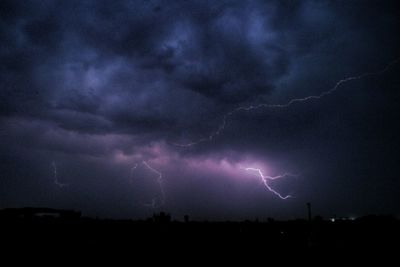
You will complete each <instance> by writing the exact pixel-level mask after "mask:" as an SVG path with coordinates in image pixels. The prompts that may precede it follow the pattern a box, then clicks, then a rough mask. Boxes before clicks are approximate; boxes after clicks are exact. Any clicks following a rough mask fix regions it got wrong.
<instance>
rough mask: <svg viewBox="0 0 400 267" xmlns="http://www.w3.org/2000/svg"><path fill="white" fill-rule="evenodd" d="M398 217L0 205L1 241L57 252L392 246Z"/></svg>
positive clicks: (395, 242)
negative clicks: (217, 218) (221, 217)
mask: <svg viewBox="0 0 400 267" xmlns="http://www.w3.org/2000/svg"><path fill="white" fill-rule="evenodd" d="M399 226H400V223H399V220H398V219H396V218H395V217H393V216H387V215H385V216H383V215H380V216H378V215H368V216H364V217H360V218H355V219H348V218H337V219H336V220H334V221H333V220H325V219H323V218H322V217H319V216H316V217H314V218H312V219H311V220H309V219H307V220H306V219H297V220H290V221H278V220H274V219H272V218H269V219H268V220H266V221H258V220H256V221H250V220H246V221H240V222H233V221H226V222H207V221H191V220H190V218H189V216H187V215H186V216H185V217H184V218H182V220H180V221H175V220H172V219H171V216H170V215H169V214H167V213H164V212H160V213H157V214H154V215H153V216H152V217H150V218H148V219H145V220H137V221H133V220H110V219H96V218H87V217H82V216H81V213H80V212H77V211H72V210H56V209H48V208H21V209H3V210H0V229H1V230H0V232H1V235H0V236H1V242H2V245H6V246H7V247H8V248H13V249H16V250H21V249H25V250H31V249H38V248H40V250H46V251H53V252H57V253H61V252H62V251H65V250H69V249H71V248H73V249H76V250H80V251H86V250H91V251H107V252H110V251H123V250H125V251H126V250H136V249H140V250H148V251H164V250H165V251H167V250H170V249H172V248H174V249H178V250H179V251H189V250H192V249H195V250H197V251H199V250H207V251H210V250H214V251H219V250H225V251H230V252H231V253H249V254H253V253H261V254H262V255H264V254H265V253H266V252H267V251H269V252H271V251H309V252H310V251H314V252H315V251H321V250H327V251H329V250H331V251H332V250H333V251H342V252H346V253H351V252H352V251H354V250H355V249H356V250H361V251H375V250H378V249H379V250H380V251H382V250H388V251H389V250H393V249H396V248H398V244H399V240H400V239H399V237H400V235H399V229H400V228H399Z"/></svg>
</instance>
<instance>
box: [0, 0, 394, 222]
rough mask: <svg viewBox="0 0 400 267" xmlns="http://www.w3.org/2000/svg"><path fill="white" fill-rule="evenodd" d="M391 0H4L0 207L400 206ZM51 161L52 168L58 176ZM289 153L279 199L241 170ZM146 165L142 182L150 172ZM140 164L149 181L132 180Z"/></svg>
mask: <svg viewBox="0 0 400 267" xmlns="http://www.w3.org/2000/svg"><path fill="white" fill-rule="evenodd" d="M399 10H400V9H399V6H398V3H397V2H396V1H139V0H138V1H112V2H110V1H1V3H0V14H1V15H0V41H1V42H0V62H1V64H0V125H1V126H0V127H1V131H0V136H1V140H2V142H1V144H0V156H1V166H0V174H1V180H0V181H1V184H2V186H1V187H0V200H1V206H2V207H10V206H12V207H13V206H55V207H61V208H75V209H79V210H83V211H84V212H85V213H87V214H90V215H99V216H110V217H143V216H146V215H148V214H150V213H151V212H153V211H154V210H151V209H148V207H146V205H142V204H143V203H144V202H146V203H147V202H148V200H146V199H151V198H152V197H154V196H157V197H159V193H160V192H159V190H160V189H159V187H158V185H157V183H156V180H155V179H156V177H155V176H154V173H153V174H152V173H151V171H149V170H148V169H146V168H145V167H143V166H141V167H140V168H139V169H138V170H137V171H135V172H132V166H134V165H135V164H137V163H139V164H140V163H141V162H143V161H145V162H148V164H149V165H151V166H152V167H154V168H155V169H157V170H159V171H160V172H162V174H163V186H165V194H166V195H165V198H166V199H165V203H164V205H163V206H162V207H160V208H162V209H165V210H168V211H171V212H172V214H173V215H175V216H177V217H179V216H182V215H183V214H193V215H194V216H197V217H198V218H214V219H229V218H248V217H250V218H254V217H271V216H278V217H296V216H302V215H303V210H304V208H305V202H308V201H311V202H313V203H315V206H316V209H317V212H319V213H321V214H323V215H325V216H329V215H332V214H343V215H344V216H350V215H357V214H359V215H361V214H365V213H374V212H375V213H393V214H399V212H400V210H399V207H398V205H396V204H395V203H398V202H399V194H398V193H399V192H398V188H399V185H400V184H399V180H398V175H397V173H396V166H397V157H396V154H397V151H398V150H399V148H400V147H399V131H398V127H397V126H398V114H400V113H399V105H398V102H399V100H400V94H399V78H398V77H399V75H398V74H399V64H394V65H391V67H390V69H388V70H387V71H385V72H384V73H382V74H379V75H371V76H367V77H365V78H363V79H359V80H354V81H349V82H347V83H343V84H342V85H341V86H340V88H338V90H337V91H335V92H334V93H333V94H331V95H329V96H327V97H324V98H322V99H320V100H316V101H309V102H307V103H296V104H294V105H291V106H290V107H288V108H284V109H268V108H262V109H257V110H252V111H247V112H238V113H237V114H235V115H234V116H230V117H229V118H228V120H227V122H226V125H225V129H224V131H223V133H221V134H220V135H218V136H216V137H215V138H213V139H212V140H210V141H207V142H202V143H201V144H199V145H196V146H193V147H189V148H182V147H179V146H176V145H174V144H184V143H190V142H193V141H196V140H200V139H202V138H207V137H208V136H209V135H210V134H211V133H213V132H215V131H216V130H217V129H218V128H219V127H220V125H221V123H222V122H223V119H224V115H225V114H227V113H229V112H230V111H232V110H234V109H236V108H238V107H241V106H248V105H257V104H260V103H268V104H282V103H287V102H288V101H290V100H291V99H293V98H298V97H305V96H309V95H319V94H320V93H321V92H324V91H327V90H329V89H330V88H332V87H333V86H334V85H335V84H336V83H337V82H338V81H339V80H341V79H343V78H346V77H350V76H354V75H360V74H363V73H367V72H376V71H379V70H382V69H384V68H385V67H386V66H387V65H388V64H389V63H390V62H392V61H393V60H396V59H397V58H398V57H399V56H400V51H399V48H398V47H400V37H399V35H398V32H399V26H400V21H399V20H400V16H399V15H400V14H399ZM52 162H55V163H56V164H57V167H58V175H59V177H58V178H59V179H60V180H62V181H64V182H65V183H68V187H64V188H59V187H57V186H56V185H55V184H54V174H53V169H52ZM250 166H251V167H257V168H262V169H263V170H265V171H268V172H269V175H277V174H280V173H284V172H286V171H289V172H294V173H298V174H299V175H298V176H297V177H295V178H293V177H292V178H285V179H283V180H282V181H280V182H278V181H276V182H275V181H274V183H273V185H274V186H276V188H279V190H281V191H282V192H285V193H288V194H289V193H290V194H291V195H294V196H296V198H293V199H288V200H285V201H282V200H280V199H276V197H275V196H274V195H273V194H270V192H268V191H267V190H266V188H265V187H263V185H262V183H261V181H260V179H258V178H257V177H256V176H254V175H251V174H249V173H247V172H246V171H243V168H244V167H250ZM149 180H150V182H148V181H149ZM140 181H147V182H140Z"/></svg>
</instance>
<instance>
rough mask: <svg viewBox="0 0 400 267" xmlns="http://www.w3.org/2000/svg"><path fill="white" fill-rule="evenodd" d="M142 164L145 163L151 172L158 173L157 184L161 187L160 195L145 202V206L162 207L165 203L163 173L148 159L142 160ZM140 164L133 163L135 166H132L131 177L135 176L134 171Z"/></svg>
mask: <svg viewBox="0 0 400 267" xmlns="http://www.w3.org/2000/svg"><path fill="white" fill-rule="evenodd" d="M141 164H143V166H145V167H146V168H147V169H148V170H150V171H151V172H153V173H155V174H157V184H158V186H159V189H160V197H158V198H157V197H155V198H153V199H152V200H151V202H150V203H144V204H143V206H145V207H148V208H152V209H155V208H157V207H161V206H163V205H164V204H165V190H164V183H163V177H162V173H161V172H160V171H158V170H156V169H154V168H153V167H152V166H150V165H149V164H148V163H147V161H142V162H141ZM138 166H139V164H138V163H135V165H133V167H132V168H131V179H132V177H133V174H134V171H135V170H136V168H137V167H138Z"/></svg>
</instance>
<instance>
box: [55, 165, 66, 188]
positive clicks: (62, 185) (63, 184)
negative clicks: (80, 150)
mask: <svg viewBox="0 0 400 267" xmlns="http://www.w3.org/2000/svg"><path fill="white" fill-rule="evenodd" d="M51 166H52V167H53V182H54V183H55V184H56V185H57V186H58V187H60V188H63V187H65V186H68V184H65V183H61V182H60V181H59V180H58V175H57V165H56V163H55V162H54V161H53V162H52V163H51Z"/></svg>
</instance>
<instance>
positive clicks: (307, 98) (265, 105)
mask: <svg viewBox="0 0 400 267" xmlns="http://www.w3.org/2000/svg"><path fill="white" fill-rule="evenodd" d="M399 61H400V58H397V59H395V60H393V61H392V62H390V63H389V64H387V65H386V67H385V68H383V69H382V70H379V71H375V72H366V73H363V74H360V75H358V76H350V77H347V78H344V79H341V80H339V81H338V82H336V84H335V86H333V87H332V88H331V89H329V90H327V91H323V92H322V93H320V94H318V95H310V96H305V97H303V98H293V99H291V100H289V101H288V102H286V103H284V104H268V103H261V104H257V105H248V106H240V107H237V108H235V109H233V110H231V111H230V112H228V113H226V114H225V115H223V116H222V120H221V123H220V124H219V126H218V128H217V129H216V130H215V131H214V132H212V133H211V134H210V135H209V136H208V137H203V138H201V139H199V140H197V141H194V142H190V143H186V144H178V143H174V144H173V145H175V146H179V147H192V146H195V145H198V144H200V143H203V142H210V141H212V140H213V139H215V138H216V137H217V136H219V135H220V134H221V133H222V132H223V131H224V130H225V126H226V124H227V120H228V118H230V117H231V116H233V115H235V114H236V113H239V112H242V111H251V110H254V109H260V108H287V107H289V106H291V105H293V104H295V103H303V102H308V101H311V100H318V99H321V98H323V97H325V96H328V95H330V94H332V93H333V92H335V91H336V90H337V89H338V88H339V87H340V86H341V85H342V84H344V83H347V82H350V81H354V80H360V79H363V78H365V77H368V76H376V75H380V74H383V73H385V72H386V71H388V70H389V69H390V68H391V67H393V66H394V65H395V64H397V63H398V62H399Z"/></svg>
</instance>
